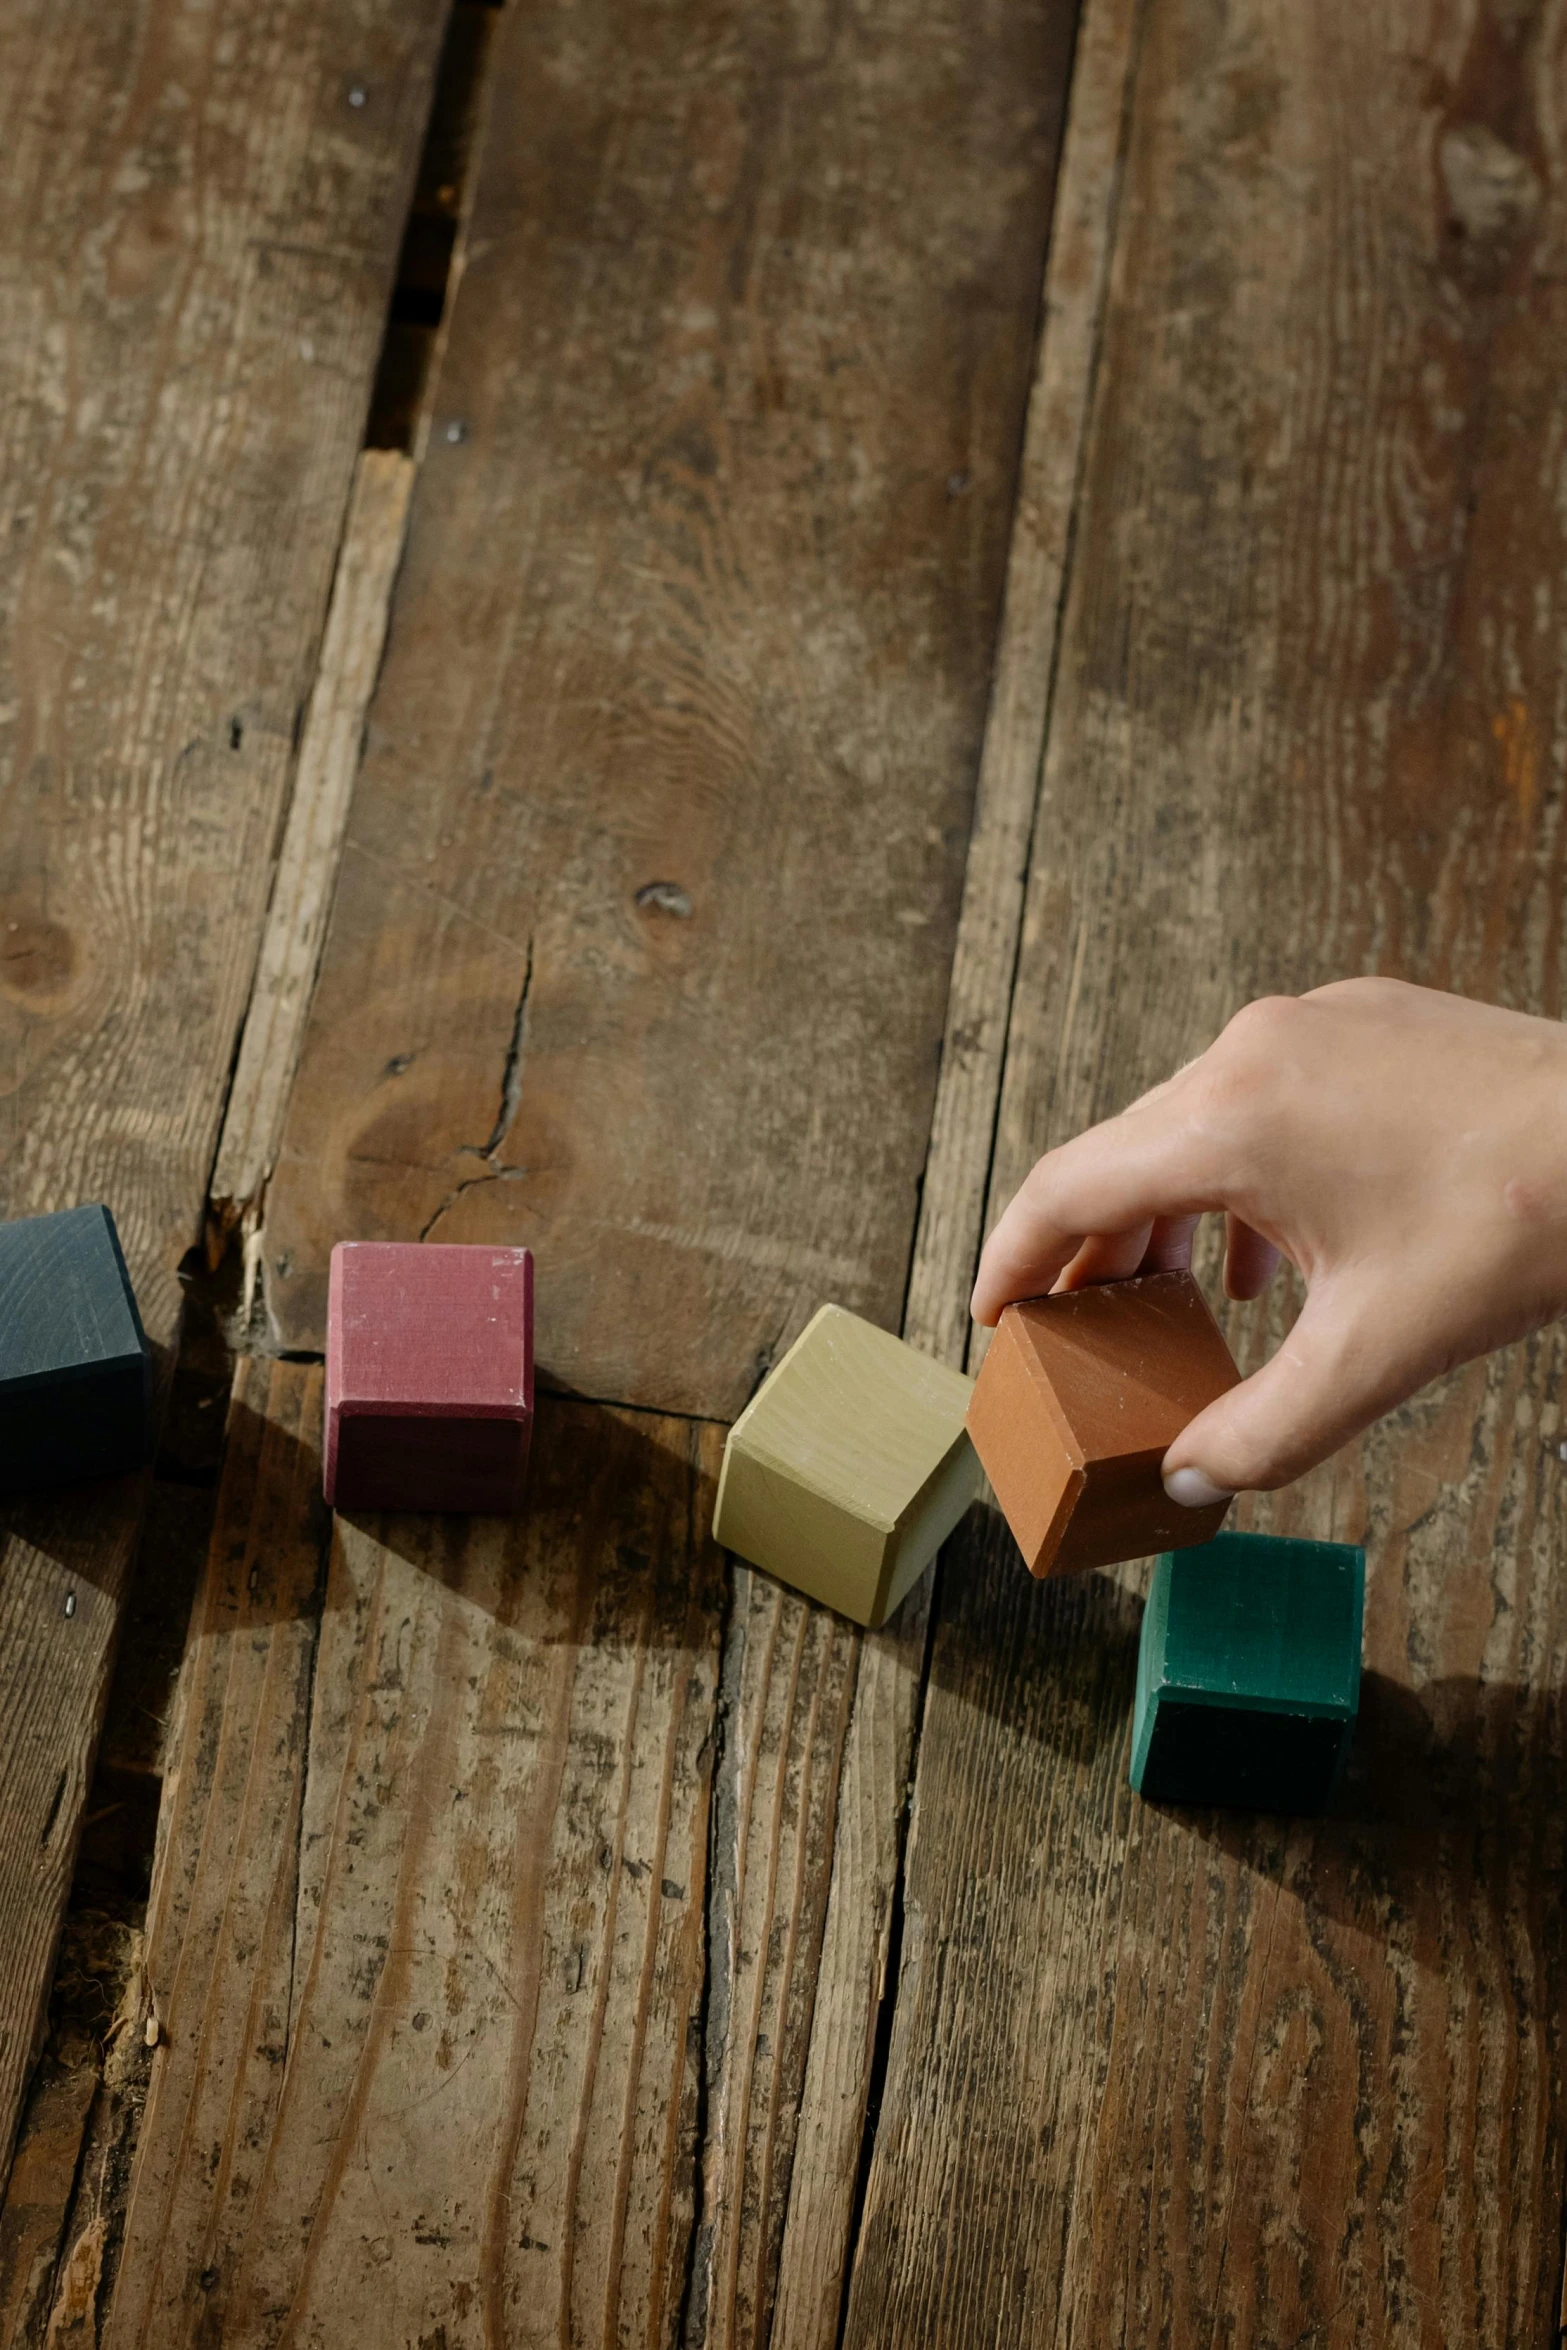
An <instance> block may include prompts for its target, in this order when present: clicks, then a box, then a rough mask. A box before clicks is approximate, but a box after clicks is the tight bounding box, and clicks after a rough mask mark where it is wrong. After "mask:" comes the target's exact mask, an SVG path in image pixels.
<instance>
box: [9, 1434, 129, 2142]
mask: <svg viewBox="0 0 1567 2350" xmlns="http://www.w3.org/2000/svg"><path fill="white" fill-rule="evenodd" d="M143 1482H144V1481H143V1480H141V1479H137V1478H116V1479H113V1480H111V1481H110V1484H111V1486H112V1488H113V1490H112V1491H111V1493H109V1494H108V1495H105V1494H104V1493H103V1492H102V1491H101V1489H95V1490H93V1491H92V1492H90V1493H88V1492H79V1493H65V1494H60V1495H55V1494H49V1495H47V1496H45V1495H40V1496H38V1497H36V1498H35V1499H32V1500H17V1501H13V1502H11V1503H9V1504H8V1505H7V1508H6V1513H5V1538H4V1549H3V1553H0V1659H3V1660H4V1679H3V1688H0V1820H3V1821H4V1822H5V1834H4V1835H3V1836H0V2157H3V2159H4V2160H5V2161H9V2159H10V2151H11V2143H12V2139H13V2137H14V2135H15V2131H16V2123H17V2116H18V2113H19V2111H20V2107H21V2099H22V2092H23V2089H24V2087H25V2085H26V2081H27V2074H28V2069H29V2066H30V2065H31V2063H32V2059H33V2056H34V2054H35V2053H36V2048H37V2043H38V2036H39V2032H40V2029H41V2026H42V2022H43V2013H44V2003H45V2000H46V1997H47V1994H48V1987H49V1969H50V1966H51V1964H52V1962H53V1958H54V1947H55V1941H56V1937H57V1936H58V1934H59V1930H60V1918H61V1915H62V1913H63V1910H64V1907H65V1897H66V1893H67V1892H68V1890H69V1888H70V1883H71V1869H72V1864H73V1862H74V1860H75V1857H76V1837H77V1828H78V1824H79V1822H80V1819H81V1814H82V1800H83V1797H84V1796H85V1794H86V1792H87V1786H88V1781H89V1778H90V1776H91V1772H92V1757H93V1749H94V1747H95V1745H96V1743H97V1738H98V1728H99V1723H100V1721H101V1720H102V1715H103V1705H104V1699H105V1696H106V1694H107V1688H108V1674H109V1664H110V1660H111V1658H112V1655H113V1648H114V1630H115V1621H116V1615H117V1611H118V1605H119V1597H120V1593H121V1591H122V1590H123V1588H124V1583H125V1576H126V1572H127V1569H128V1567H129V1563H130V1553H131V1548H132V1544H133V1541H134V1535H135V1527H136V1521H137V1516H138V1514H139V1500H140V1493H141V1490H142V1485H143Z"/></svg>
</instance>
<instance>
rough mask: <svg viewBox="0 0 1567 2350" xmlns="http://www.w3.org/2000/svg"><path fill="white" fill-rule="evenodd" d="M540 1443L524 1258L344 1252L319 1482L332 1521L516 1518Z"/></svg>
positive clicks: (449, 1250)
mask: <svg viewBox="0 0 1567 2350" xmlns="http://www.w3.org/2000/svg"><path fill="white" fill-rule="evenodd" d="M532 1430H533V1258H532V1256H531V1255H530V1253H529V1251H528V1250H527V1249H525V1248H467V1247H447V1246H444V1245H441V1244H437V1245H435V1246H426V1245H424V1244H423V1243H420V1242H401V1241H394V1242H386V1241H369V1240H345V1241H340V1242H339V1243H338V1245H337V1247H336V1248H335V1249H333V1251H332V1277H331V1282H330V1286H329V1289H328V1293H327V1338H326V1472H325V1477H324V1480H323V1482H324V1484H325V1487H326V1498H327V1500H328V1501H329V1502H330V1503H332V1505H333V1506H334V1508H336V1509H340V1510H341V1509H349V1510H351V1509H366V1510H369V1509H379V1510H515V1509H517V1508H519V1507H520V1506H521V1502H522V1481H523V1476H524V1474H525V1472H526V1469H527V1465H528V1438H529V1436H530V1435H531V1433H532Z"/></svg>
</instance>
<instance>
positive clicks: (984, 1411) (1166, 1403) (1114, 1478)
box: [968, 1273, 1240, 1575]
mask: <svg viewBox="0 0 1567 2350" xmlns="http://www.w3.org/2000/svg"><path fill="white" fill-rule="evenodd" d="M1239 1377H1240V1373H1239V1372H1238V1371H1237V1370H1236V1368H1235V1365H1234V1363H1233V1361H1232V1360H1231V1358H1230V1350H1229V1348H1228V1347H1227V1346H1226V1345H1225V1343H1224V1339H1223V1337H1222V1335H1221V1333H1220V1330H1219V1326H1218V1324H1217V1322H1215V1320H1214V1318H1213V1316H1212V1314H1211V1313H1210V1312H1209V1311H1208V1305H1207V1301H1206V1299H1205V1298H1204V1296H1203V1294H1202V1291H1201V1290H1200V1289H1199V1288H1198V1286H1197V1284H1196V1282H1195V1281H1194V1280H1193V1279H1192V1277H1191V1275H1190V1274H1189V1273H1147V1274H1143V1275H1141V1276H1140V1277H1139V1278H1137V1279H1136V1280H1132V1281H1112V1282H1106V1283H1104V1284H1103V1285H1102V1286H1100V1287H1099V1288H1096V1289H1076V1290H1072V1291H1071V1292H1069V1293H1068V1294H1067V1295H1065V1296H1061V1297H1038V1298H1032V1299H1030V1300H1029V1301H1028V1303H1027V1304H1024V1305H1016V1306H1008V1307H1007V1309H1006V1312H1005V1313H1004V1314H1003V1315H1002V1317H1001V1320H1000V1323H999V1325H998V1327H997V1330H996V1334H995V1337H994V1338H993V1339H992V1340H991V1343H990V1350H989V1352H988V1353H987V1355H986V1357H985V1360H984V1364H983V1366H982V1368H981V1370H980V1374H979V1378H978V1380H977V1381H976V1383H975V1387H974V1395H973V1400H972V1401H971V1403H970V1404H969V1409H968V1431H969V1434H970V1436H971V1437H972V1438H973V1440H974V1449H975V1451H976V1452H977V1453H978V1454H979V1457H980V1460H981V1462H982V1463H983V1465H984V1470H985V1474H986V1476H987V1477H988V1478H989V1479H990V1482H991V1485H992V1487H993V1489H994V1491H995V1496H996V1499H997V1501H998V1502H999V1503H1000V1505H1001V1509H1002V1513H1003V1515H1004V1516H1005V1518H1006V1521H1007V1524H1008V1525H1009V1526H1010V1527H1011V1529H1012V1532H1013V1534H1014V1535H1015V1536H1016V1538H1017V1544H1018V1548H1019V1549H1020V1550H1021V1551H1022V1553H1023V1557H1024V1559H1025V1560H1026V1561H1027V1564H1028V1569H1029V1572H1030V1573H1031V1574H1034V1575H1065V1574H1069V1573H1073V1572H1075V1571H1076V1570H1077V1569H1079V1568H1082V1567H1108V1566H1113V1565H1114V1564H1115V1562H1116V1561H1117V1560H1119V1559H1132V1558H1148V1557H1151V1556H1152V1554H1153V1553H1154V1552H1155V1551H1158V1550H1179V1549H1181V1548H1183V1547H1185V1546H1186V1545H1187V1544H1189V1543H1194V1542H1207V1541H1209V1540H1210V1539H1211V1538H1212V1536H1213V1535H1215V1534H1217V1532H1218V1530H1219V1527H1220V1525H1221V1524H1222V1523H1223V1519H1224V1512H1225V1509H1226V1508H1227V1507H1228V1504H1227V1503H1220V1504H1219V1505H1218V1506H1217V1507H1216V1508H1213V1509H1206V1510H1189V1509H1183V1508H1181V1506H1180V1504H1179V1503H1177V1502H1173V1501H1171V1499H1170V1497H1169V1495H1168V1494H1167V1493H1166V1492H1165V1490H1164V1486H1163V1483H1162V1482H1161V1479H1160V1473H1159V1472H1160V1466H1161V1463H1162V1462H1163V1460H1164V1456H1165V1453H1166V1452H1167V1451H1168V1449H1169V1447H1170V1445H1171V1444H1173V1442H1174V1441H1175V1439H1176V1437H1177V1436H1178V1435H1179V1434H1180V1432H1181V1430H1182V1429H1183V1428H1184V1427H1185V1426H1186V1425H1187V1423H1188V1421H1190V1420H1193V1419H1195V1418H1196V1416H1197V1414H1198V1413H1199V1412H1200V1411H1201V1410H1202V1408H1203V1406H1204V1405H1205V1404H1210V1403H1212V1401H1213V1399H1214V1397H1215V1396H1217V1395H1222V1394H1223V1393H1224V1391H1225V1389H1226V1388H1227V1387H1233V1386H1234V1385H1235V1383H1236V1381H1237V1380H1238V1379H1239Z"/></svg>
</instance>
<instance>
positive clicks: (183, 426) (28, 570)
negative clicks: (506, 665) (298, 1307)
mask: <svg viewBox="0 0 1567 2350" xmlns="http://www.w3.org/2000/svg"><path fill="white" fill-rule="evenodd" d="M439 18H440V10H439V9H438V7H435V6H432V5H430V4H429V0H331V4H330V5H328V6H326V7H324V8H302V7H300V6H298V5H297V4H296V0H263V5H261V6H259V7H255V8H249V9H247V10H246V11H245V12H244V16H243V20H242V21H237V22H236V23H235V24H234V25H232V26H227V25H226V26H225V27H224V28H223V30H222V34H221V37H220V35H219V28H218V25H217V22H216V20H215V19H214V17H213V16H212V14H211V12H210V11H209V10H207V9H205V8H200V9H188V8H183V7H179V6H176V5H175V4H174V0H132V4H131V5H129V6H126V7H124V8H120V9H115V10H109V11H105V10H103V9H98V8H94V7H91V6H89V5H86V4H85V0H72V4H71V5H68V6H67V7H66V8H65V9H63V10H62V9H60V8H58V7H54V6H50V7H42V6H34V5H28V6H24V7H23V8H21V9H20V10H14V11H12V12H11V13H10V14H9V16H8V18H7V22H6V26H5V29H4V32H3V33H0V157H3V159H4V160H3V164H0V174H3V176H0V219H3V221H4V223H5V227H4V230H3V232H0V304H3V308H4V314H5V318H6V352H7V372H8V376H9V378H10V381H11V386H12V390H11V396H10V398H9V399H8V400H7V402H6V408H5V423H4V426H3V430H0V484H3V487H0V532H3V534H4V541H5V545H6V548H7V562H6V566H5V571H4V579H3V584H0V787H3V788H0V810H3V816H0V881H3V892H0V894H3V901H4V903H3V912H0V921H3V924H4V929H3V933H0V935H3V937H4V941H5V951H4V956H3V960H0V1071H3V1075H4V1091H3V1096H0V1099H3V1112H0V1158H3V1168H4V1190H3V1199H4V1206H5V1212H6V1213H7V1214H9V1215H18V1214H22V1213H25V1212H28V1211H30V1210H39V1209H46V1208H53V1207H57V1206H62V1205H70V1204H74V1202H75V1201H76V1200H78V1199H81V1198H87V1199H94V1198H98V1199H106V1200H108V1201H109V1203H110V1205H111V1206H112V1207H113V1209H114V1211H115V1215H116V1218H117V1220H118V1223H119V1226H120V1230H121V1234H122V1237H123V1239H124V1243H125V1251H126V1256H127V1258H128V1260H129V1262H130V1266H131V1271H132V1275H133V1277H134V1279H135V1282H136V1287H137V1292H138V1295H139V1296H140V1298H141V1301H142V1309H143V1314H144V1317H145V1319H146V1322H147V1326H148V1330H149V1332H150V1334H151V1335H152V1337H153V1339H154V1341H155V1342H158V1343H163V1342H166V1341H167V1339H168V1337H169V1334H170V1331H171V1330H172V1327H173V1322H174V1317H175V1313H176V1309H177V1285H176V1281H175V1269H176V1267H177V1265H178V1262H179V1259H180V1257H181V1256H182V1255H183V1253H184V1251H185V1250H186V1249H187V1248H188V1247H189V1246H190V1245H191V1242H192V1241H193V1240H194V1239H195V1238H196V1236H197V1234H198V1232H199V1229H200V1206H201V1202H202V1200H203V1197H204V1194H205V1190H206V1178H207V1171H208V1168H209V1166H210V1164H211V1158H212V1148H213V1143H214V1140H215V1137H216V1128H217V1119H218V1114H219V1107H220V1104H221V1099H222V1091H223V1083H224V1079H225V1076H226V1073H227V1070H228V1067H229V1063H230V1060H231V1057H232V1054H233V1050H234V1041H235V1037H236V1035H237V1033H238V1029H239V1022H240V1017H241V1014H242V1012H243V1008H244V1004H245V999H246V996H247V994H248V992H249V988H250V981H251V972H252V967H253V962H254V957H255V951H256V942H257V937H258V933H259V930H260V926H261V919H262V914H263V910H264V905H265V897H266V890H267V883H268V878H269V874H270V869H271V862H272V851H273V846H274V842H275V839H276V835H277V830H278V824H279V820H280V817H281V814H282V805H283V794H284V790H285V787H286V784H287V780H288V775H289V771H290V768H291V765H292V746H293V740H294V730H295V725H296V720H297V717H298V713H299V711H300V709H301V707H302V705H303V703H304V702H305V699H306V696H307V692H308V689H309V684H310V679H311V673H312V668H313V664H314V659H315V653H316V648H317V640H318V638H319V635H320V630H321V624H322V618H323V614H324V611H325V606H326V599H327V590H328V587H329V585H330V582H331V577H332V566H333V560H334V557H335V555H336V551H337V544H338V538H339V534H340V531H341V527H342V519H343V512H344V508H345V505H346V503H347V499H348V494H349V489H350V485H351V481H352V475H353V467H354V462H355V458H356V455H357V449H358V440H359V432H360V427H361V423H362V419H363V413H364V404H365V400H366V398H367V396H368V388H369V381H370V376H371V373H372V371H373V368H374V365H375V356H376V349H377V345H378V342H379V337H380V328H381V317H382V313H383V309H384V305H385V300H386V294H387V290H388V288H389V286H390V282H391V275H392V270H393V266H394V263H395V259H396V248H397V238H398V234H399V229H400V225H401V218H402V211H403V206H404V203H405V200H406V191H407V187H408V185H409V182H410V180H411V177H412V173H413V168H414V163H415V160H416V157H417V151H418V144H419V135H420V129H421V126H422V122H423V118H424V114H425V111H426V107H427V103H428V91H429V75H430V68H431V65H432V63H433V53H434V50H435V47H436V44H437V42H438V39H439V33H440V22H439ZM356 75H362V76H363V78H364V82H365V85H366V88H367V90H368V93H369V98H368V102H367V103H366V104H364V105H363V106H361V107H357V108H356V107H353V106H351V105H350V104H349V102H348V89H349V85H350V84H351V83H352V82H353V80H354V79H355V76H356Z"/></svg>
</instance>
